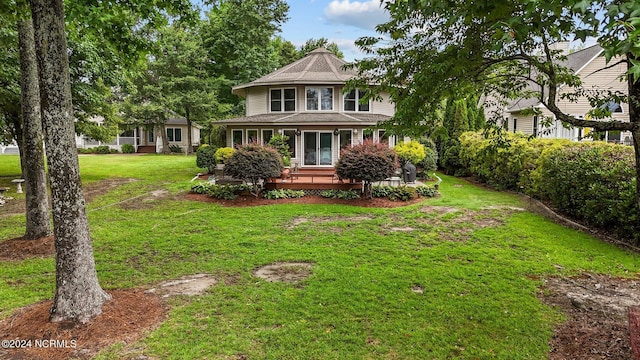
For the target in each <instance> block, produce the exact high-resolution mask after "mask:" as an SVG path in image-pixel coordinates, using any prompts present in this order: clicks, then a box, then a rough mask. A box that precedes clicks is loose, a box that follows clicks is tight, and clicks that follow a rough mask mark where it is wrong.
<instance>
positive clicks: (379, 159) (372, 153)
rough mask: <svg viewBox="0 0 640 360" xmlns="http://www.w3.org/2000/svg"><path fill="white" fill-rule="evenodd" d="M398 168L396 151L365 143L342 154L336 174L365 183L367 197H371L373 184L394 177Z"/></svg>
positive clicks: (354, 146) (345, 150)
mask: <svg viewBox="0 0 640 360" xmlns="http://www.w3.org/2000/svg"><path fill="white" fill-rule="evenodd" d="M396 168H397V157H396V153H395V151H393V150H392V149H389V147H388V146H387V145H386V144H380V143H374V142H372V141H368V140H367V141H365V142H363V143H362V144H358V145H353V146H348V147H346V148H344V149H343V150H342V151H341V152H340V160H338V164H337V165H336V173H337V174H338V176H340V177H341V178H343V179H355V180H362V181H364V193H365V197H370V196H371V183H372V182H374V181H382V180H384V179H386V178H388V177H391V176H393V173H394V171H395V169H396Z"/></svg>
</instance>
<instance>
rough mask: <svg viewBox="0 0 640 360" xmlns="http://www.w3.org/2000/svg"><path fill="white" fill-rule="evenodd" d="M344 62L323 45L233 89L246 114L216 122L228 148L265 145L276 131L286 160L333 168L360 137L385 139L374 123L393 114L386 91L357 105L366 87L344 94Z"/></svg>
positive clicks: (350, 73) (347, 76)
mask: <svg viewBox="0 0 640 360" xmlns="http://www.w3.org/2000/svg"><path fill="white" fill-rule="evenodd" d="M345 64H346V62H345V61H343V60H341V59H339V58H338V57H336V56H335V55H334V54H333V53H331V52H329V51H328V50H326V49H324V48H319V49H316V50H314V51H312V52H310V53H309V54H308V55H307V56H305V57H304V58H302V59H300V60H298V61H295V62H293V63H291V64H289V65H287V66H284V67H283V68H281V69H278V70H276V71H274V72H272V73H270V74H268V75H266V76H263V77H261V78H259V79H257V80H255V81H252V82H250V83H246V84H241V85H238V86H235V87H233V89H232V92H233V93H234V94H237V95H239V96H243V97H244V98H245V99H246V116H244V117H240V118H234V119H225V120H221V121H218V122H216V123H217V124H224V125H226V126H227V146H235V145H238V144H247V143H249V142H255V141H257V142H260V143H267V142H268V141H269V139H270V138H271V137H272V136H273V135H274V134H276V133H278V134H283V135H286V136H288V137H289V148H290V151H291V163H292V165H293V166H295V165H297V166H299V167H305V168H327V167H333V166H334V165H335V164H336V162H337V160H338V158H339V156H340V149H341V148H343V147H345V146H347V145H351V144H357V143H360V142H362V141H363V140H364V139H367V138H370V139H372V140H373V141H379V142H387V143H389V145H390V146H393V145H394V144H393V143H394V139H393V138H388V137H387V136H386V135H385V133H384V130H381V129H375V127H376V124H378V123H379V122H381V121H385V120H388V119H389V118H391V117H392V116H393V114H394V110H395V108H394V106H393V104H392V103H391V102H390V101H389V97H388V95H385V94H382V101H369V102H366V103H362V102H361V101H360V99H361V98H362V97H363V96H364V94H365V91H366V89H357V90H352V91H350V92H348V93H343V89H344V87H345V82H346V81H347V80H348V79H350V78H351V77H353V76H354V75H355V71H353V70H346V69H344V68H343V66H344V65H345Z"/></svg>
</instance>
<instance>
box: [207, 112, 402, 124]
mask: <svg viewBox="0 0 640 360" xmlns="http://www.w3.org/2000/svg"><path fill="white" fill-rule="evenodd" d="M390 118H391V117H390V116H387V115H380V114H365V113H361V114H360V113H349V114H345V113H278V114H263V115H253V116H246V117H240V118H233V119H224V120H220V121H216V122H215V124H223V125H278V126H283V125H296V126H298V125H315V124H318V125H362V126H372V125H376V124H377V123H378V122H380V121H385V120H389V119H390Z"/></svg>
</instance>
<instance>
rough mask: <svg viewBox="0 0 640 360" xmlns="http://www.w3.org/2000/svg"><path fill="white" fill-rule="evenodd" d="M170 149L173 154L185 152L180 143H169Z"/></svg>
mask: <svg viewBox="0 0 640 360" xmlns="http://www.w3.org/2000/svg"><path fill="white" fill-rule="evenodd" d="M169 151H171V153H172V154H182V153H184V150H182V147H181V146H180V145H177V144H171V145H169Z"/></svg>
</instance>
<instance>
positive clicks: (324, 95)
mask: <svg viewBox="0 0 640 360" xmlns="http://www.w3.org/2000/svg"><path fill="white" fill-rule="evenodd" d="M307 110H333V88H307Z"/></svg>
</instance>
